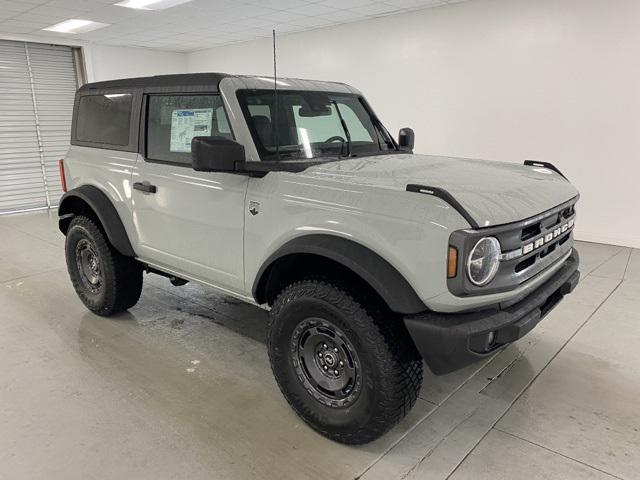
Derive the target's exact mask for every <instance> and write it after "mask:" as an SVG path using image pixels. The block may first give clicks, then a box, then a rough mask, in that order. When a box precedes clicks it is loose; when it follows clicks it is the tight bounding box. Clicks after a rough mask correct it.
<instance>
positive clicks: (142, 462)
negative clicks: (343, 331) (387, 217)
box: [0, 213, 640, 480]
mask: <svg viewBox="0 0 640 480" xmlns="http://www.w3.org/2000/svg"><path fill="white" fill-rule="evenodd" d="M63 242H64V240H63V237H62V235H61V234H60V233H59V232H58V231H57V228H56V218H55V216H54V215H51V214H46V213H45V214H43V213H38V214H25V215H15V216H7V217H0V479H11V480H15V479H30V480H31V479H48V480H50V479H65V480H69V479H83V480H84V479H147V478H148V479H168V478H175V479H251V478H259V479H263V478H264V479H277V480H280V479H296V480H302V479H332V480H333V479H353V478H360V479H362V480H373V479H380V480H389V479H430V478H435V479H444V478H451V479H455V480H460V479H474V480H476V479H478V480H482V479H520V478H523V479H531V478H544V479H569V478H576V479H586V478H592V479H607V478H618V479H633V478H640V347H639V345H640V251H638V250H631V249H628V248H621V247H614V246H608V245H597V244H590V243H579V246H578V248H579V250H580V253H581V255H582V268H581V270H582V272H583V277H582V281H581V283H580V285H579V286H578V288H577V289H576V291H575V292H574V293H573V294H572V295H571V296H569V297H567V298H566V299H565V301H564V302H563V303H562V304H561V305H560V306H558V308H556V309H555V310H554V311H553V312H552V313H551V314H550V315H549V316H548V317H547V318H546V319H545V320H544V321H543V322H542V323H541V324H540V325H539V326H538V327H537V328H536V329H535V330H534V331H532V332H531V333H530V334H529V335H528V336H527V337H525V338H524V339H522V340H521V341H519V342H517V343H516V344H514V345H512V346H510V347H509V348H507V349H506V350H505V351H503V352H502V353H500V354H498V355H497V356H495V357H494V358H493V359H491V360H490V361H487V362H485V363H483V364H480V365H475V366H473V367H471V368H467V369H465V370H463V371H460V372H456V373H454V374H451V375H448V376H444V377H432V376H430V375H427V377H426V378H425V384H424V388H423V391H422V394H421V397H420V399H419V401H418V403H417V405H416V407H415V408H414V410H413V411H412V412H411V414H410V415H409V416H408V417H407V418H406V419H405V420H404V421H403V422H402V423H401V424H400V425H398V426H397V427H396V428H395V429H394V430H392V431H391V432H390V433H389V434H388V435H386V436H385V437H383V438H382V439H380V440H378V441H376V442H374V443H372V444H369V445H366V446H362V447H348V446H343V445H339V444H337V443H333V442H331V441H329V440H326V439H325V438H323V437H321V436H319V435H317V434H316V433H314V432H313V431H312V430H310V429H309V428H308V427H307V426H306V425H305V424H303V423H302V422H301V421H300V420H299V419H298V418H297V417H296V416H295V414H294V413H293V412H292V411H291V409H290V408H289V407H288V406H287V404H286V402H285V401H284V400H283V398H282V397H281V395H280V393H279V391H278V388H277V386H276V385H275V382H274V380H273V378H272V376H271V372H270V370H269V364H268V360H267V354H266V349H265V345H264V336H265V313H264V312H263V311H261V310H259V309H258V308H255V307H251V306H248V305H244V304H241V303H239V302H237V301H236V300H233V299H231V298H229V297H225V296H222V295H219V294H217V293H215V292H213V291H211V290H209V289H206V288H203V287H200V286H198V285H192V284H189V285H186V286H184V287H180V288H176V287H172V286H171V285H170V284H169V282H168V281H167V280H165V279H163V278H160V277H157V276H147V277H146V278H145V287H144V291H143V295H142V298H141V300H140V302H139V303H138V305H137V306H136V307H134V308H133V309H131V311H130V312H128V313H125V314H123V315H120V316H118V317H115V318H109V319H105V318H100V317H97V316H95V315H92V314H91V313H89V312H88V311H87V310H86V309H85V308H84V307H83V306H82V304H81V303H80V301H79V300H78V299H77V297H76V295H75V293H74V292H73V290H72V288H71V285H70V283H69V280H68V277H67V272H66V268H65V263H64V253H63Z"/></svg>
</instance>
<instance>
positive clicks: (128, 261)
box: [59, 73, 580, 444]
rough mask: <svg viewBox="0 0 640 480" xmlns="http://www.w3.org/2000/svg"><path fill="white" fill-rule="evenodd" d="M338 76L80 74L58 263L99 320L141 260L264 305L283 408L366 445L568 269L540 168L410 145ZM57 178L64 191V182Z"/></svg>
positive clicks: (554, 299)
mask: <svg viewBox="0 0 640 480" xmlns="http://www.w3.org/2000/svg"><path fill="white" fill-rule="evenodd" d="M412 149H413V131H412V130H411V129H408V128H407V129H402V130H401V131H400V135H399V139H398V140H395V139H394V138H393V137H392V136H391V135H390V134H389V132H388V131H387V130H386V129H385V128H384V126H383V125H382V123H381V121H380V120H379V119H378V117H377V116H376V114H375V113H374V112H373V110H372V109H371V107H370V106H369V104H368V103H367V101H366V100H365V99H364V97H363V96H362V94H361V93H360V92H359V91H358V90H356V89H355V88H353V87H350V86H348V85H345V84H342V83H333V82H320V81H308V80H297V79H288V78H283V79H278V80H275V81H274V79H273V78H263V77H249V76H235V75H226V74H221V73H203V74H187V75H166V76H156V77H149V78H133V79H126V80H114V81H106V82H99V83H92V84H87V85H84V86H83V87H81V88H80V89H79V90H78V92H77V95H76V101H75V106H74V115H73V126H72V138H71V147H70V149H69V152H68V154H67V155H66V157H65V158H64V160H61V161H60V169H61V176H62V179H63V185H64V188H65V190H66V191H67V192H66V194H65V195H64V196H63V198H62V200H61V203H60V206H59V227H60V230H61V231H62V232H63V233H64V234H65V235H66V247H65V249H66V258H67V265H68V270H69V275H70V277H71V281H72V283H73V286H74V288H75V290H76V291H77V294H78V296H79V297H80V299H81V300H82V302H84V304H85V305H86V306H87V308H89V309H90V310H91V311H93V312H95V313H96V314H98V315H104V316H107V315H113V314H115V313H117V312H120V311H122V310H125V309H128V308H130V307H132V306H134V305H135V304H136V302H137V301H138V299H139V297H140V292H141V289H142V279H143V273H144V272H146V273H154V274H159V275H164V276H166V277H168V278H169V279H170V280H171V282H172V283H173V284H174V285H181V284H184V283H186V282H187V281H197V282H201V283H203V284H206V285H209V286H211V287H213V288H215V289H217V290H219V291H221V292H223V293H225V294H227V295H231V296H234V297H237V298H239V299H241V300H244V301H245V302H248V303H252V304H255V305H259V306H262V307H263V308H265V309H267V310H269V312H270V313H269V328H268V339H267V344H268V352H269V360H270V362H271V367H272V370H273V373H274V375H275V378H276V380H277V382H278V385H279V386H280V389H281V391H282V393H283V394H284V396H285V397H286V399H287V401H288V402H289V403H290V405H291V406H292V407H293V409H294V410H295V411H296V412H297V413H298V415H300V417H302V419H304V420H305V421H306V422H307V423H308V424H309V425H311V426H312V427H313V428H314V429H316V430H317V431H318V432H320V433H321V434H323V435H325V436H327V437H330V438H332V439H334V440H337V441H339V442H344V443H351V444H360V443H366V442H369V441H371V440H374V439H376V438H378V437H379V436H381V435H382V434H383V433H385V432H386V431H387V430H388V429H389V428H391V427H392V426H393V425H394V424H395V423H397V422H398V421H399V420H400V419H401V418H402V417H403V416H404V415H406V413H407V412H408V411H409V410H410V409H411V407H412V406H413V404H414V403H415V401H416V398H417V397H418V393H419V390H420V387H421V384H422V378H423V360H424V362H425V363H426V364H427V365H428V367H429V368H430V369H431V371H432V372H434V373H435V374H438V375H439V374H443V373H447V372H451V371H453V370H456V369H459V368H461V367H463V366H465V365H468V364H470V363H472V362H474V361H477V360H480V359H483V358H486V357H487V356H490V355H492V354H493V353H495V352H496V351H498V350H500V349H501V348H504V347H505V346H506V345H508V344H510V343H511V342H514V341H515V340H517V339H519V338H521V337H522V336H523V335H525V334H526V333H527V332H529V331H530V330H531V329H532V328H533V327H535V326H536V324H537V323H538V322H539V321H540V320H541V319H542V318H543V317H544V316H545V315H546V314H547V313H548V312H549V311H550V310H551V309H552V308H553V307H554V306H555V305H556V304H557V303H558V302H559V301H560V300H561V299H562V297H563V296H564V295H565V294H567V293H569V292H571V291H572V290H573V289H574V287H575V286H576V284H577V282H578V279H579V275H580V274H579V272H578V254H577V252H576V250H575V249H574V248H573V235H572V230H573V227H574V218H575V204H576V201H577V200H578V192H577V190H576V189H575V188H574V187H573V186H572V185H571V183H569V181H567V179H566V178H565V177H564V176H563V175H562V174H561V173H560V171H559V170H558V169H556V168H555V167H554V166H553V165H551V164H548V163H540V162H531V161H526V162H525V164H524V165H516V164H507V163H498V162H488V161H478V160H467V159H460V158H445V157H434V156H425V155H416V154H413V152H412ZM67 187H68V188H67Z"/></svg>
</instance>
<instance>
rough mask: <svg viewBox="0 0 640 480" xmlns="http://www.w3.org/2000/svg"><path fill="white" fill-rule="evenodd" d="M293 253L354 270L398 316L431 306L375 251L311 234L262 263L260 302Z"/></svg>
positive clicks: (255, 290)
mask: <svg viewBox="0 0 640 480" xmlns="http://www.w3.org/2000/svg"><path fill="white" fill-rule="evenodd" d="M292 254H311V255H317V256H320V257H325V258H328V259H330V260H333V261H334V262H337V263H339V264H340V265H342V266H344V267H346V268H347V269H349V270H351V271H352V272H353V273H355V274H356V275H358V276H359V277H360V278H362V279H363V280H364V281H365V282H366V283H367V284H368V285H369V286H370V287H371V288H373V290H375V291H376V292H377V293H378V295H380V297H381V298H382V299H383V300H384V301H385V302H386V304H387V305H388V307H389V308H390V309H391V310H392V311H394V312H397V313H402V314H415V313H419V312H424V311H425V310H427V307H426V306H425V305H424V303H423V302H422V300H420V297H418V295H417V294H416V292H415V290H414V289H413V287H412V286H411V285H410V284H409V282H407V280H406V279H405V278H404V277H403V276H402V274H401V273H400V272H398V270H396V268H395V267H394V266H393V265H391V264H390V263H389V262H388V261H387V260H385V259H384V258H382V257H381V256H380V255H378V254H377V253H375V252H374V251H372V250H371V249H369V248H367V247H365V246H363V245H361V244H359V243H357V242H354V241H352V240H348V239H346V238H342V237H338V236H335V235H326V234H310V235H304V236H301V237H297V238H294V239H293V240H290V241H289V242H287V243H285V244H284V245H283V246H281V247H280V248H279V249H278V250H276V251H275V252H274V253H273V254H272V255H270V256H269V258H267V260H266V261H265V262H264V263H263V264H262V266H261V267H260V270H258V274H257V275H256V277H255V281H254V283H253V287H252V294H253V297H254V299H255V300H256V301H257V302H258V303H265V301H266V296H265V294H264V293H265V292H263V291H262V290H263V289H264V287H265V283H266V280H268V279H267V278H265V277H266V276H268V274H269V270H270V267H271V266H272V265H274V264H275V262H277V261H278V260H279V259H281V258H283V257H286V256H288V255H292Z"/></svg>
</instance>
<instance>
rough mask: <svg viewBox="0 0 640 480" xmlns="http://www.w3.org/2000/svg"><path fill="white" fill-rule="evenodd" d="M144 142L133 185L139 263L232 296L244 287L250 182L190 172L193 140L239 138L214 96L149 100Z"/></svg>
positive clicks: (228, 175)
mask: <svg viewBox="0 0 640 480" xmlns="http://www.w3.org/2000/svg"><path fill="white" fill-rule="evenodd" d="M145 111H146V115H145V132H144V135H145V139H144V144H145V148H143V153H144V154H143V155H139V157H138V161H137V169H136V172H135V173H134V176H133V179H132V182H133V190H132V208H133V221H134V223H135V226H136V229H137V231H138V235H139V245H138V247H139V248H138V251H139V253H140V256H141V259H142V260H144V261H147V262H148V263H150V264H152V265H155V266H157V267H159V268H161V269H165V270H169V271H171V272H174V273H176V274H178V275H181V274H182V275H183V276H185V277H187V278H194V279H197V280H200V281H204V282H206V283H210V284H214V285H215V286H218V287H221V288H223V289H227V290H231V291H233V292H241V291H243V289H244V274H243V251H242V245H243V228H244V226H243V211H244V199H245V194H246V190H247V185H248V178H247V177H246V176H244V175H236V174H231V173H218V172H196V171H195V170H193V169H192V168H191V139H192V138H193V137H194V136H208V135H220V136H227V137H229V138H233V134H232V132H231V129H230V128H229V122H228V119H227V115H226V113H225V110H224V107H223V104H222V100H221V99H220V97H219V96H218V95H216V94H183V93H180V94H167V95H148V96H147V97H146V98H145Z"/></svg>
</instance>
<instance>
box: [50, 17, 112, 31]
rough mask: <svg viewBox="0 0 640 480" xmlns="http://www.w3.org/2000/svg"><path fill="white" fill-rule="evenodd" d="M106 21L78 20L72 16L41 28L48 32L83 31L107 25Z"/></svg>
mask: <svg viewBox="0 0 640 480" xmlns="http://www.w3.org/2000/svg"><path fill="white" fill-rule="evenodd" d="M108 26H109V24H108V23H100V22H92V21H91V20H79V19H77V18H72V19H69V20H65V21H64V22H60V23H56V24H55V25H51V26H50V27H47V28H43V29H42V30H47V31H49V32H58V33H85V32H90V31H91V30H97V29H98V28H102V27H108Z"/></svg>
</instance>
